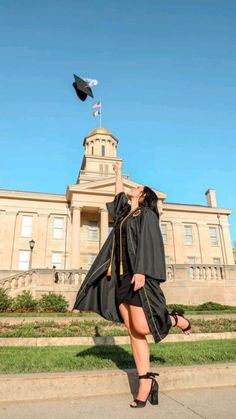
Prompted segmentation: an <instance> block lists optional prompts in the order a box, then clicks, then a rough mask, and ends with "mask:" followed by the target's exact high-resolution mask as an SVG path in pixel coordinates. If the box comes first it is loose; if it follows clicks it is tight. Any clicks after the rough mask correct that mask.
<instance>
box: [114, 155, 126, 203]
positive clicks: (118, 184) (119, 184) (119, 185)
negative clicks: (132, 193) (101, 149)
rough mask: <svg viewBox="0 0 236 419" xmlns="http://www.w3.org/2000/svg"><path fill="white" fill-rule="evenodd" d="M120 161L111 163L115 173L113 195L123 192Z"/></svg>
mask: <svg viewBox="0 0 236 419" xmlns="http://www.w3.org/2000/svg"><path fill="white" fill-rule="evenodd" d="M121 167H122V163H121V162H120V163H117V164H114V165H113V170H114V172H115V174H116V188H115V195H117V194H118V193H120V192H124V191H125V190H124V184H123V180H122V173H121Z"/></svg>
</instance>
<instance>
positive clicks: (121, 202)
mask: <svg viewBox="0 0 236 419" xmlns="http://www.w3.org/2000/svg"><path fill="white" fill-rule="evenodd" d="M127 205H128V198H127V195H126V194H125V192H120V193H118V194H117V195H116V196H115V198H114V200H113V201H112V202H107V203H106V207H107V210H108V212H109V214H110V215H111V216H112V218H113V220H114V221H116V219H117V218H118V216H119V214H120V213H121V212H123V210H124V208H125V206H127Z"/></svg>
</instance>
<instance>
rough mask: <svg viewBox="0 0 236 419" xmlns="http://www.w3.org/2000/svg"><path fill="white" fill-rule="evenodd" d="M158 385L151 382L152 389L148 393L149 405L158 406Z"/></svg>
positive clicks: (155, 382)
mask: <svg viewBox="0 0 236 419" xmlns="http://www.w3.org/2000/svg"><path fill="white" fill-rule="evenodd" d="M158 387H159V386H158V383H157V381H156V380H155V381H153V382H152V389H151V393H150V403H151V404H158V402H159V400H158Z"/></svg>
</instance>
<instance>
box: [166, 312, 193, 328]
mask: <svg viewBox="0 0 236 419" xmlns="http://www.w3.org/2000/svg"><path fill="white" fill-rule="evenodd" d="M169 315H170V316H173V317H174V319H175V324H174V325H173V326H172V327H176V326H177V323H178V317H177V315H178V316H180V317H183V319H185V320H187V322H188V326H187V327H186V328H185V329H182V332H187V330H190V329H191V323H190V321H189V320H188V319H186V317H184V310H183V309H182V308H175V309H174V310H172V312H171V313H169Z"/></svg>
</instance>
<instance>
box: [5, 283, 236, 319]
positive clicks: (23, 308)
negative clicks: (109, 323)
mask: <svg viewBox="0 0 236 419" xmlns="http://www.w3.org/2000/svg"><path fill="white" fill-rule="evenodd" d="M68 306H69V303H68V301H67V300H66V298H65V297H64V296H63V295H61V294H55V293H53V292H49V293H47V294H44V295H42V297H41V298H40V299H38V300H36V299H34V298H33V296H32V294H31V292H30V291H26V290H25V291H23V292H22V293H21V294H19V295H17V296H16V297H15V298H12V297H10V296H9V295H8V294H7V293H6V291H5V290H4V289H3V288H1V287H0V312H4V311H12V312H14V311H17V312H27V311H28V312H39V313H40V312H61V313H65V312H67V310H68ZM175 308H183V309H184V310H185V311H196V312H197V311H200V312H201V311H222V312H223V311H235V309H236V307H233V306H229V305H223V304H219V303H214V302H213V301H207V302H206V303H203V304H199V305H195V306H191V305H184V304H168V305H167V309H168V310H169V311H172V310H173V309H175Z"/></svg>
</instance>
